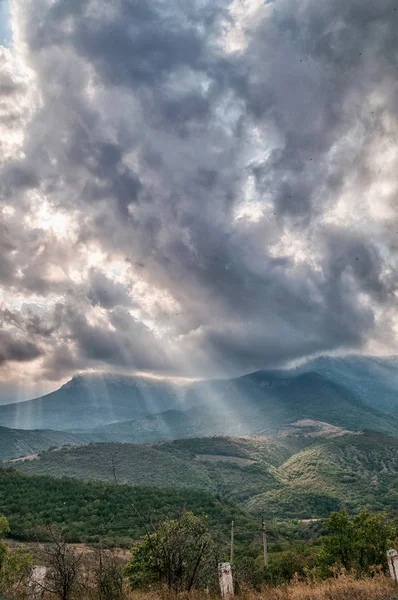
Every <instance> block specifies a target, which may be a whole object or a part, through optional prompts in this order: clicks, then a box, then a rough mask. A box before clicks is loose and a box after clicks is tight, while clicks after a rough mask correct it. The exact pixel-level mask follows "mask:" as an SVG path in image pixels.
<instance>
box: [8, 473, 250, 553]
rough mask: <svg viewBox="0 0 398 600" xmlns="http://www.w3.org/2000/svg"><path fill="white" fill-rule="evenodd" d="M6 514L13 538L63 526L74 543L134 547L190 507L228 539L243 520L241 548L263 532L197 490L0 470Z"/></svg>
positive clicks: (230, 506)
mask: <svg viewBox="0 0 398 600" xmlns="http://www.w3.org/2000/svg"><path fill="white" fill-rule="evenodd" d="M0 488H1V494H0V513H3V514H5V515H6V516H7V517H8V518H9V521H10V525H11V528H12V531H13V537H14V538H15V539H20V540H31V539H35V538H38V539H41V540H46V539H48V532H47V531H46V529H45V528H43V525H44V524H46V523H52V524H54V525H57V526H59V527H60V528H61V529H62V531H63V534H64V535H65V538H66V540H67V541H68V542H82V541H85V542H90V543H99V542H103V543H113V544H117V545H125V546H130V545H131V543H132V541H133V540H137V539H139V537H140V536H142V535H143V534H144V533H145V526H144V524H143V519H142V516H141V515H145V521H146V522H149V523H151V524H153V525H155V526H156V525H157V524H158V523H160V522H162V521H164V520H165V519H168V518H173V517H176V516H178V515H179V514H180V513H181V511H182V510H183V509H184V508H185V509H187V510H190V511H192V512H193V513H195V514H197V515H206V516H207V520H208V524H209V528H210V529H211V531H212V534H213V536H214V537H215V538H216V539H217V540H221V541H222V540H225V541H226V543H228V539H229V528H230V524H231V520H232V519H235V522H236V524H237V528H236V529H237V533H236V544H237V551H239V549H240V548H241V547H243V546H245V545H246V544H248V543H251V542H252V540H253V539H254V538H255V537H256V535H257V530H258V523H257V520H256V519H254V518H253V517H251V516H250V515H248V514H246V513H245V512H244V511H242V510H241V509H239V508H237V507H236V506H234V505H233V504H231V503H230V502H226V501H223V500H221V499H220V498H217V497H214V496H211V495H210V494H207V493H205V492H201V491H194V490H176V489H167V488H154V487H138V486H137V487H130V486H125V485H119V486H117V485H111V484H105V483H102V482H83V481H79V480H77V479H69V478H59V479H56V478H53V477H49V476H38V475H35V476H27V475H23V474H21V473H17V472H15V471H7V470H3V471H1V470H0Z"/></svg>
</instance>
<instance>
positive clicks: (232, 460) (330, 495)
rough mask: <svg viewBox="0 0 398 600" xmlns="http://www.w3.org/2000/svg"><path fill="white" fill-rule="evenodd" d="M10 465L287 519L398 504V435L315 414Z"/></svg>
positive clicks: (46, 455)
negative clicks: (249, 430)
mask: <svg viewBox="0 0 398 600" xmlns="http://www.w3.org/2000/svg"><path fill="white" fill-rule="evenodd" d="M12 464H13V466H14V467H15V468H17V469H18V470H20V471H23V472H25V473H30V474H33V473H37V474H43V473H45V474H48V475H52V476H57V477H62V476H65V475H67V476H73V477H77V478H80V479H84V480H94V479H100V480H104V481H108V482H111V481H114V480H115V477H116V480H117V481H119V482H120V483H128V484H130V485H134V486H137V485H138V486H140V485H142V484H143V483H145V484H146V485H147V486H157V487H173V488H174V489H177V488H178V489H190V490H192V489H196V490H200V491H202V492H206V493H212V494H213V495H217V496H218V497H221V498H224V499H225V500H226V501H232V502H234V503H236V504H238V505H239V506H241V508H242V509H245V510H249V511H250V512H254V513H261V512H264V513H265V514H266V515H267V518H277V519H283V520H284V519H287V518H299V519H312V518H319V517H324V516H326V515H328V514H329V513H330V512H331V511H333V510H339V509H340V508H342V507H343V506H347V507H348V508H349V509H350V510H352V511H357V510H360V509H362V508H368V509H371V510H382V509H384V508H388V509H390V510H396V509H397V506H398V440H397V439H396V438H392V437H390V436H386V435H383V434H380V433H375V432H371V431H367V432H364V433H355V432H349V431H347V430H345V429H343V428H337V427H335V426H331V425H330V424H328V423H322V422H316V421H309V420H305V421H301V422H298V423H294V424H291V425H290V427H289V428H288V429H287V430H284V431H282V432H280V433H279V434H278V435H276V436H269V437H238V438H233V437H212V438H187V439H181V440H174V441H166V442H157V443H155V444H151V445H144V446H142V445H135V444H117V443H103V444H90V445H88V446H83V447H77V448H63V449H61V450H58V451H48V452H45V453H42V454H41V456H40V457H38V458H37V459H35V460H30V461H17V462H14V463H12Z"/></svg>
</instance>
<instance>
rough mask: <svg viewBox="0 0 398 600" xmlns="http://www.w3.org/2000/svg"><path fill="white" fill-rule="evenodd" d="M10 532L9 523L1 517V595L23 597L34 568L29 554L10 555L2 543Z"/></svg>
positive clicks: (17, 553) (20, 552)
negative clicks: (23, 591)
mask: <svg viewBox="0 0 398 600" xmlns="http://www.w3.org/2000/svg"><path fill="white" fill-rule="evenodd" d="M9 532H10V528H9V525H8V521H7V519H6V518H5V517H0V595H2V594H7V596H9V597H13V596H14V595H15V597H21V595H22V590H23V589H24V588H26V585H27V583H28V579H29V575H30V572H31V567H32V559H31V557H30V555H29V554H27V553H25V552H22V551H17V552H14V553H10V552H9V551H8V549H7V546H6V545H5V544H4V543H3V542H2V541H1V540H2V538H4V536H6V535H7V534H8V533H9Z"/></svg>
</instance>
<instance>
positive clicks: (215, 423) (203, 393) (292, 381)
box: [84, 371, 398, 442]
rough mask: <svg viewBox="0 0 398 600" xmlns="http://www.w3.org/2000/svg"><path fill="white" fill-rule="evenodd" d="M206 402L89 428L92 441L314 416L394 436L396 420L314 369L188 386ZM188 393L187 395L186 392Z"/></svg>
mask: <svg viewBox="0 0 398 600" xmlns="http://www.w3.org/2000/svg"><path fill="white" fill-rule="evenodd" d="M190 394H191V397H190V398H189V397H188V402H189V401H190V402H193V398H194V397H201V398H206V397H207V398H208V400H207V402H206V403H203V404H202V405H200V406H198V407H196V408H191V409H188V410H186V411H177V410H174V411H168V412H165V413H160V414H157V415H151V416H150V417H148V418H144V419H139V420H135V421H131V422H123V423H114V424H112V425H110V426H102V427H99V428H96V429H93V430H90V432H88V433H89V435H87V436H86V437H85V438H84V439H86V440H89V441H90V440H91V441H123V442H148V441H156V440H162V439H177V438H182V437H190V436H195V437H197V436H210V435H252V434H265V433H272V432H275V431H277V430H278V429H279V428H280V427H281V426H282V425H284V424H286V423H291V422H294V421H297V420H299V419H306V418H308V419H315V420H320V421H326V422H328V423H331V424H333V425H338V426H341V427H346V428H348V429H353V430H362V429H370V428H372V429H375V430H379V431H383V432H387V433H391V434H393V435H394V434H396V435H398V419H397V418H395V417H391V416H386V415H384V414H383V413H381V412H379V411H377V410H376V409H374V408H373V407H370V406H368V405H366V404H365V403H364V402H362V401H361V400H360V398H358V396H356V395H355V394H353V393H352V392H351V391H350V390H349V389H347V388H346V387H344V386H343V385H340V384H338V383H336V382H334V381H330V380H329V379H327V378H326V377H323V376H322V375H320V374H318V373H303V374H298V375H297V374H296V375H295V376H293V375H292V374H291V373H285V372H283V371H280V372H272V373H270V372H266V371H259V372H257V373H252V374H251V375H247V376H245V377H241V378H239V379H235V380H230V381H226V382H216V383H214V384H212V386H210V384H206V385H204V384H202V385H201V386H197V387H196V388H192V389H191V390H190ZM188 396H189V395H188Z"/></svg>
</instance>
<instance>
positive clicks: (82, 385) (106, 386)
mask: <svg viewBox="0 0 398 600" xmlns="http://www.w3.org/2000/svg"><path fill="white" fill-rule="evenodd" d="M176 403H178V400H177V392H176V390H175V389H174V388H173V387H172V386H170V385H169V384H168V383H164V382H159V381H155V380H151V379H144V378H138V377H119V376H116V375H115V376H114V375H106V376H103V375H84V376H83V375H81V376H77V377H74V378H73V379H71V381H69V382H68V383H66V384H65V385H63V386H62V387H61V388H60V389H59V390H57V391H55V392H52V393H51V394H47V395H46V396H42V397H41V398H35V399H34V400H29V401H27V402H20V403H17V404H7V405H3V406H0V424H1V425H3V426H6V427H18V428H21V429H47V428H54V429H58V430H66V429H80V428H81V429H84V428H87V427H95V426H97V425H101V424H103V423H112V422H113V421H123V420H128V419H137V418H140V417H143V416H146V415H149V414H151V413H156V412H160V411H163V410H167V409H169V408H171V407H172V406H175V405H176Z"/></svg>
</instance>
